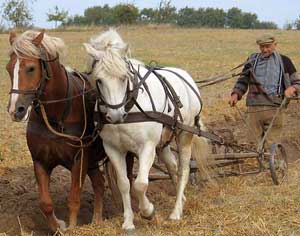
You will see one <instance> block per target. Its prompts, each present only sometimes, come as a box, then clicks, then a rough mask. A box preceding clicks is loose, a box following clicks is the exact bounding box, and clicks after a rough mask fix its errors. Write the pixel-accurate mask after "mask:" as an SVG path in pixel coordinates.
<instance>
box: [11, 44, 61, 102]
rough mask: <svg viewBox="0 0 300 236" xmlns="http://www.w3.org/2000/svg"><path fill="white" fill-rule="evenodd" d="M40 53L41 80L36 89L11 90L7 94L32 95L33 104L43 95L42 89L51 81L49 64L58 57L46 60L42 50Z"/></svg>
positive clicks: (42, 49)
mask: <svg viewBox="0 0 300 236" xmlns="http://www.w3.org/2000/svg"><path fill="white" fill-rule="evenodd" d="M40 51H41V57H40V59H39V61H40V64H41V68H42V77H41V80H40V81H39V85H38V86H37V88H36V89H28V90H23V89H13V88H12V89H11V90H10V92H9V94H12V93H15V94H23V95H34V99H33V102H35V101H39V99H40V97H41V95H42V94H43V93H44V89H45V87H46V83H47V81H49V80H50V79H51V76H50V71H49V66H48V63H49V62H54V61H56V60H58V58H59V56H58V55H57V56H56V57H55V58H53V59H50V60H47V59H46V58H47V54H46V52H45V49H44V48H42V47H41V48H40Z"/></svg>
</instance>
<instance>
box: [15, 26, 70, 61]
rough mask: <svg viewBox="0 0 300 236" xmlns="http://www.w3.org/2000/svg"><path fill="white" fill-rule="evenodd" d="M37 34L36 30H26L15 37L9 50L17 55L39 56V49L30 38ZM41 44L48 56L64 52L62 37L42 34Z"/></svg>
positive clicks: (59, 54) (60, 54)
mask: <svg viewBox="0 0 300 236" xmlns="http://www.w3.org/2000/svg"><path fill="white" fill-rule="evenodd" d="M38 34H39V32H37V31H33V30H27V31H26V32H24V33H23V34H21V35H20V36H19V37H17V38H16V39H15V41H14V42H13V44H12V48H11V50H12V51H11V52H14V53H16V54H17V55H18V56H23V57H24V56H26V57H31V58H32V57H33V58H38V59H39V58H41V56H42V55H41V51H40V49H39V48H38V47H36V46H35V45H34V44H33V43H32V40H33V39H35V37H36V36H37V35H38ZM42 46H43V47H44V48H45V49H46V51H47V53H48V54H49V55H50V57H56V56H57V55H58V56H62V55H63V54H64V52H65V49H66V46H65V43H64V41H63V40H62V39H60V38H56V37H50V36H48V35H47V34H44V38H43V40H42Z"/></svg>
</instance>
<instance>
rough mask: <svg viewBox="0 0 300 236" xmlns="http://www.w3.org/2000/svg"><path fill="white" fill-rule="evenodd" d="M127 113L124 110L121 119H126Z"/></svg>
mask: <svg viewBox="0 0 300 236" xmlns="http://www.w3.org/2000/svg"><path fill="white" fill-rule="evenodd" d="M127 115H128V113H127V112H125V113H124V114H123V116H122V118H123V120H125V119H126V117H127Z"/></svg>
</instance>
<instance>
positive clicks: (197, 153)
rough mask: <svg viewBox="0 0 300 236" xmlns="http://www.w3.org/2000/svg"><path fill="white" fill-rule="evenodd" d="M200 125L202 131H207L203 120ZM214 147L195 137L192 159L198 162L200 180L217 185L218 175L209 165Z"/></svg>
mask: <svg viewBox="0 0 300 236" xmlns="http://www.w3.org/2000/svg"><path fill="white" fill-rule="evenodd" d="M199 124H200V127H201V129H202V130H204V131H206V130H207V129H206V127H205V126H204V125H203V123H202V121H201V119H200V120H199ZM211 151H212V147H211V142H210V141H209V140H208V139H206V138H203V137H199V136H196V135H194V137H193V143H192V159H195V160H196V161H197V167H198V170H199V171H198V173H199V180H200V181H201V182H209V183H212V184H214V185H216V181H215V180H214V179H213V176H215V175H216V170H215V169H214V168H212V167H211V166H210V165H209V163H211V162H212V153H211Z"/></svg>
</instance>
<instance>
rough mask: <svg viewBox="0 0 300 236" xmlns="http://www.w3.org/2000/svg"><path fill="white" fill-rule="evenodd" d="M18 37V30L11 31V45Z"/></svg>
mask: <svg viewBox="0 0 300 236" xmlns="http://www.w3.org/2000/svg"><path fill="white" fill-rule="evenodd" d="M16 37H17V34H16V32H14V31H11V32H9V43H10V45H12V44H13V42H14V41H15V39H16Z"/></svg>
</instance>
